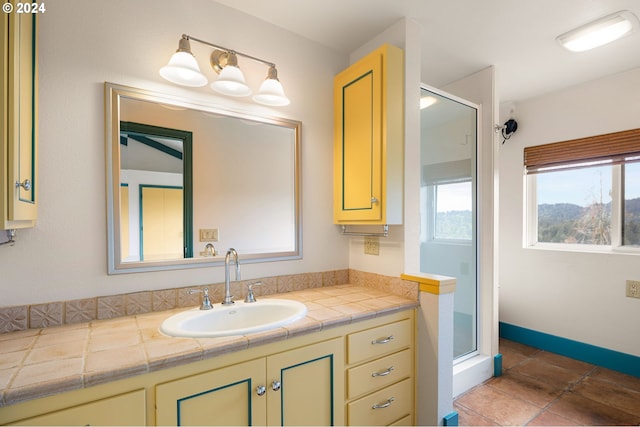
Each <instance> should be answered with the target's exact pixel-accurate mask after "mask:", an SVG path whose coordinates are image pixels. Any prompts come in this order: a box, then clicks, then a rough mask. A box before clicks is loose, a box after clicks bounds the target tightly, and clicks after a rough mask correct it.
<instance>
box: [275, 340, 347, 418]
mask: <svg viewBox="0 0 640 427" xmlns="http://www.w3.org/2000/svg"><path fill="white" fill-rule="evenodd" d="M267 381H268V382H269V386H268V392H267V393H268V397H269V399H268V407H267V421H268V425H272V426H274V425H282V426H284V425H315V426H330V425H343V424H344V344H343V340H342V339H341V338H336V339H333V340H330V341H325V342H321V343H318V344H313V345H309V346H306V347H301V348H298V349H295V350H290V351H287V352H284V353H280V354H276V355H272V356H269V357H267Z"/></svg>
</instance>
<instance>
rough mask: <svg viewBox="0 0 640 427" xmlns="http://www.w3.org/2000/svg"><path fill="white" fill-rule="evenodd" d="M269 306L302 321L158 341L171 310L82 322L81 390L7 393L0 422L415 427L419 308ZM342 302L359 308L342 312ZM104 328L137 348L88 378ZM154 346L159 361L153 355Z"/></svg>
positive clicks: (322, 298) (294, 295) (364, 295)
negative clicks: (302, 309)
mask: <svg viewBox="0 0 640 427" xmlns="http://www.w3.org/2000/svg"><path fill="white" fill-rule="evenodd" d="M327 290H329V293H326V292H327ZM332 291H333V292H334V293H335V294H334V295H331V292H332ZM323 292H325V293H323ZM278 297H279V298H282V297H284V298H290V299H296V300H299V301H301V302H304V303H305V304H306V305H307V306H308V307H309V311H308V313H307V315H306V317H305V318H303V319H300V320H298V321H296V322H294V323H291V324H289V325H285V326H284V327H281V328H277V329H274V330H271V331H266V332H260V333H254V334H248V335H242V336H237V335H236V336H228V337H219V338H173V337H167V336H164V335H162V334H161V333H159V332H158V327H159V325H160V324H161V323H162V321H163V320H164V319H166V318H167V317H168V316H169V315H171V314H173V313H175V312H176V311H172V312H161V313H151V314H147V315H141V316H136V317H135V318H123V319H113V320H111V321H108V322H104V321H103V322H101V323H100V322H96V324H95V325H94V324H90V325H88V326H87V328H88V333H87V338H86V340H87V343H86V345H85V347H84V350H83V351H82V354H79V355H78V357H81V358H82V363H83V366H84V368H83V370H82V373H81V374H80V379H79V382H78V381H73V380H70V379H69V378H60V381H59V382H58V387H59V390H56V384H55V383H50V384H48V385H46V386H45V385H43V384H35V385H34V386H33V387H31V390H29V389H25V388H23V389H21V390H20V389H15V390H12V389H6V390H4V391H3V395H2V399H3V400H2V402H3V404H4V405H6V406H2V407H0V424H13V425H89V424H90V425H205V424H206V425H232V424H239V425H301V424H313V425H344V424H348V425H365V424H366V425H413V424H414V423H415V418H414V417H415V392H414V390H415V385H414V384H415V381H414V372H415V356H414V352H415V350H414V348H415V347H414V341H415V337H414V333H415V332H414V330H415V307H416V305H417V303H416V301H412V300H407V299H404V298H402V297H399V296H395V295H391V294H386V293H384V292H380V291H376V290H372V289H369V288H362V287H357V286H339V287H335V289H331V288H320V289H317V290H307V291H300V292H291V293H287V294H280V295H278ZM341 298H344V299H341ZM349 298H351V299H358V302H350V303H347V304H345V302H346V301H347V300H348V299H349ZM331 303H335V304H336V305H331ZM323 304H324V305H323ZM348 307H351V309H349V308H348ZM134 321H135V322H134ZM109 322H111V323H112V326H113V329H112V332H111V333H112V334H113V335H112V336H113V337H114V338H115V337H117V339H119V340H123V341H126V340H127V339H128V337H127V336H126V335H122V331H120V332H118V327H119V326H118V325H120V326H121V328H123V329H126V330H127V331H128V332H127V334H130V335H131V336H132V337H134V338H132V339H131V342H133V343H134V344H133V345H131V346H128V347H126V348H124V347H123V350H122V354H123V357H121V358H120V359H121V360H117V358H114V360H112V361H111V362H110V363H109V362H106V363H104V364H103V365H102V368H100V369H97V368H95V366H96V365H95V363H93V362H92V357H93V358H94V359H93V360H94V361H95V356H96V354H95V353H91V352H90V349H91V343H92V340H97V339H98V338H99V336H100V335H98V334H97V333H96V330H98V329H100V328H108V327H109V326H110V325H109ZM132 322H133V323H132ZM132 324H135V325H137V327H135V328H134V327H131V325H132ZM94 329H95V330H94ZM136 335H138V336H140V337H141V338H140V340H139V342H138V344H135V343H136V339H135V336H136ZM94 342H95V341H94ZM138 347H139V350H140V351H142V352H144V355H145V357H144V359H145V360H144V362H143V363H141V364H136V363H134V362H132V361H131V360H132V359H135V357H126V353H127V352H129V351H136V349H137V348H138ZM172 347H173V348H174V349H173V350H169V349H170V348H172ZM160 348H162V352H163V353H164V355H162V356H160V355H158V356H156V353H157V352H158V349H160ZM98 353H99V352H98ZM158 354H159V353H158ZM71 359H74V358H71ZM92 366H93V367H92ZM17 375H20V372H19V371H18V372H17ZM70 389H71V390H70ZM47 394H53V395H50V396H46V395H47ZM41 396H42V397H41Z"/></svg>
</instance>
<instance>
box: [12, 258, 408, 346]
mask: <svg viewBox="0 0 640 427" xmlns="http://www.w3.org/2000/svg"><path fill="white" fill-rule="evenodd" d="M256 282H261V283H262V284H261V285H259V286H255V287H254V293H255V295H256V296H257V297H259V296H261V295H271V294H276V293H285V292H292V291H299V290H304V289H312V288H320V287H326V286H335V285H343V284H347V283H350V284H353V285H360V286H367V287H371V288H375V289H379V290H384V291H387V292H391V293H394V294H397V295H400V296H403V297H405V298H408V299H412V300H417V299H418V284H417V283H414V282H409V281H405V280H402V279H400V278H396V277H389V276H383V275H380V274H375V273H367V272H363V271H358V270H350V269H349V270H347V269H345V270H332V271H324V272H317V273H303V274H292V275H287V276H274V277H265V278H261V279H254V280H244V281H237V282H232V283H231V293H232V294H233V295H235V299H236V300H241V299H244V297H245V296H246V289H247V285H248V284H250V283H256ZM205 287H208V288H209V295H210V297H211V300H212V302H214V303H216V302H220V301H222V296H223V289H224V284H223V283H214V284H211V285H206V286H191V287H184V288H174V289H162V290H157V291H142V292H134V293H130V294H122V295H108V296H100V297H95V298H85V299H78V300H71V301H57V302H49V303H44V304H33V305H24V306H15V307H0V333H6V332H14V331H21V330H24V329H40V328H47V327H51V326H61V325H64V324H73V323H85V322H90V321H92V320H100V319H112V318H115V317H122V316H129V315H135V314H142V313H149V312H153V311H165V310H171V309H174V308H180V307H185V308H186V307H193V306H197V305H198V304H200V300H201V298H202V297H201V294H199V293H195V294H190V293H188V292H187V291H188V290H189V289H202V288H205Z"/></svg>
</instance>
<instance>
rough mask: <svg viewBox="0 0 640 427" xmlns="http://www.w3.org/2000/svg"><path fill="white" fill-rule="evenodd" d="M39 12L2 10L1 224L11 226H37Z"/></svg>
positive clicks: (12, 227)
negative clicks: (37, 43)
mask: <svg viewBox="0 0 640 427" xmlns="http://www.w3.org/2000/svg"><path fill="white" fill-rule="evenodd" d="M36 16H37V15H36V14H18V13H16V12H12V13H3V14H2V17H1V18H0V21H1V22H2V24H1V25H2V41H3V43H2V103H1V105H2V106H1V107H0V108H1V109H2V111H0V116H1V117H2V147H1V150H0V172H1V173H0V195H1V199H2V201H1V202H0V203H1V204H2V224H0V226H1V227H0V228H2V229H5V230H8V229H15V228H26V227H33V226H34V225H35V220H36V214H37V204H36V190H37V189H38V187H37V180H36V160H37V159H36V157H37V106H38V102H37V87H38V66H37V52H36V41H37V38H36V29H37V25H36Z"/></svg>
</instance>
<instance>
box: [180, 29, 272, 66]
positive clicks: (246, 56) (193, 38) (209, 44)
mask: <svg viewBox="0 0 640 427" xmlns="http://www.w3.org/2000/svg"><path fill="white" fill-rule="evenodd" d="M182 38H183V39H186V40H193V41H196V42H198V43H202V44H204V45H207V46H211V47H214V48H216V49H221V50H224V51H225V52H233V53H235V54H236V55H240V56H243V57H245V58H249V59H251V60H253V61H256V62H260V63H262V64H265V65H268V66H269V67H275V66H276V64H274V63H273V62H269V61H265V60H264V59H260V58H258V57H255V56H251V55H247V54H246V53H242V52H238V51H237V50H233V49H228V48H226V47H224V46H220V45H217V44H213V43H210V42H208V41H206V40H202V39H197V38H195V37H192V36H190V35H188V34H183V35H182Z"/></svg>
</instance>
